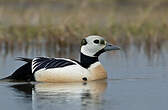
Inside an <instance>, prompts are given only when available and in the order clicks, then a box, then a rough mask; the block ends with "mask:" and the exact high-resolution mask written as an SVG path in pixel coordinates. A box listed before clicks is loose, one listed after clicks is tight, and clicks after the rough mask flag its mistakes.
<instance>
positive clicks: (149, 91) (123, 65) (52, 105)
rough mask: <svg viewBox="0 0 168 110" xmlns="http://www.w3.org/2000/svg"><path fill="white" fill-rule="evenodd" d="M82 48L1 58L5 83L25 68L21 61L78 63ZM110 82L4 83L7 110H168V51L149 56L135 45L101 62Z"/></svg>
mask: <svg viewBox="0 0 168 110" xmlns="http://www.w3.org/2000/svg"><path fill="white" fill-rule="evenodd" d="M78 50H79V47H71V49H69V48H64V49H63V50H61V49H60V50H59V49H57V51H54V52H53V51H50V52H46V50H43V48H42V49H41V51H39V50H38V48H31V47H30V49H28V51H27V52H26V53H25V52H24V51H19V49H18V50H15V51H14V52H9V53H5V50H1V53H0V77H1V78H2V77H5V76H8V75H9V74H10V73H12V72H13V71H14V70H15V69H17V68H18V67H19V66H20V65H22V64H23V62H20V61H16V60H15V58H16V57H18V56H25V57H34V56H52V57H60V56H62V57H70V58H76V59H78ZM100 61H101V62H102V64H103V65H104V67H105V69H106V70H107V72H108V79H107V80H101V81H93V82H87V83H25V82H17V83H12V82H0V97H1V98H0V106H1V109H3V110H11V109H13V110H31V109H33V110H46V109H48V110H56V109H57V110H158V109H162V110H163V109H167V108H168V94H167V92H168V49H167V48H166V46H163V48H162V49H161V50H160V51H159V52H154V53H150V52H149V53H148V51H146V50H145V48H144V47H143V46H142V47H141V48H136V47H135V46H134V45H131V46H130V47H128V48H127V49H122V50H120V51H117V52H109V53H105V54H103V55H101V56H100Z"/></svg>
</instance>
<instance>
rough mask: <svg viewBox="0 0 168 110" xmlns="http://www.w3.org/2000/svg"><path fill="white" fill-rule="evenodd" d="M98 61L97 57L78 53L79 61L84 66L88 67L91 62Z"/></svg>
mask: <svg viewBox="0 0 168 110" xmlns="http://www.w3.org/2000/svg"><path fill="white" fill-rule="evenodd" d="M97 61H98V57H90V56H87V55H84V54H83V53H81V54H80V63H81V65H82V66H83V67H84V68H88V67H89V66H90V65H91V64H93V63H95V62H97Z"/></svg>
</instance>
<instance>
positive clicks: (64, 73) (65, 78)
mask: <svg viewBox="0 0 168 110" xmlns="http://www.w3.org/2000/svg"><path fill="white" fill-rule="evenodd" d="M89 74H90V72H89V71H88V70H87V69H85V68H83V67H81V66H80V65H70V66H66V67H62V68H52V69H41V70H39V71H37V72H35V79H36V81H42V82H77V81H83V80H82V78H83V77H88V75H89Z"/></svg>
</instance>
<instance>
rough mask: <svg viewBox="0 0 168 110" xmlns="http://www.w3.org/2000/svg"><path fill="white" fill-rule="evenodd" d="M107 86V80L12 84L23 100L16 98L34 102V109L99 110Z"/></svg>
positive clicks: (11, 86) (23, 102)
mask: <svg viewBox="0 0 168 110" xmlns="http://www.w3.org/2000/svg"><path fill="white" fill-rule="evenodd" d="M106 87H107V82H106V80H100V81H91V82H85V83H81V82H80V83H34V84H33V83H16V84H15V83H14V84H12V85H10V88H12V90H13V91H14V92H15V93H14V94H15V95H16V97H20V98H21V101H19V100H18V99H17V100H16V101H17V103H20V104H27V103H32V108H33V110H38V109H40V110H46V109H50V110H55V109H64V110H66V109H68V110H69V109H72V110H79V109H81V110H88V109H90V110H99V109H101V108H102V107H103V106H102V105H103V103H104V102H103V99H102V95H103V93H104V91H105V90H106ZM64 105H66V107H65V106H64ZM72 105H73V106H72Z"/></svg>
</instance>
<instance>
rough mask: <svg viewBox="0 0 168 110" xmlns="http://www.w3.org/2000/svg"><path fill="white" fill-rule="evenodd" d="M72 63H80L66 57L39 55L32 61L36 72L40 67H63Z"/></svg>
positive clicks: (33, 70) (33, 69)
mask: <svg viewBox="0 0 168 110" xmlns="http://www.w3.org/2000/svg"><path fill="white" fill-rule="evenodd" d="M70 65H78V63H76V62H75V61H73V60H70V59H64V58H45V57H37V58H34V59H33V61H32V73H35V72H36V71H38V70H40V69H51V68H61V67H65V66H70Z"/></svg>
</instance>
